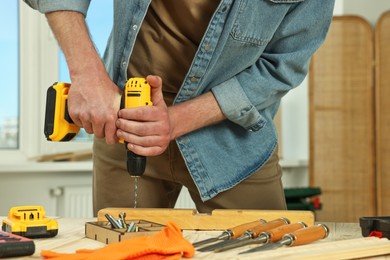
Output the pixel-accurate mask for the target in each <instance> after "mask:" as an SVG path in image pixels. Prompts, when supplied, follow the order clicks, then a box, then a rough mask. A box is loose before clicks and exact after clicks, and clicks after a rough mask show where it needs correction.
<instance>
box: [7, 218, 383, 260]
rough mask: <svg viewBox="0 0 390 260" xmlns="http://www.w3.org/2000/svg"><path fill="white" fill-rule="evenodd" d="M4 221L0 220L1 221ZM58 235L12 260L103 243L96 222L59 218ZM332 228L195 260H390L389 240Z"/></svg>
mask: <svg viewBox="0 0 390 260" xmlns="http://www.w3.org/2000/svg"><path fill="white" fill-rule="evenodd" d="M1 219H2V217H0V220H1ZM57 220H58V224H59V232H58V235H57V236H56V237H53V238H45V239H35V240H34V242H35V246H36V250H35V253H34V255H32V256H28V257H20V258H12V259H40V258H41V257H40V252H41V250H42V249H44V250H52V251H55V252H62V253H73V252H75V250H77V249H96V248H100V247H103V246H105V244H104V243H101V242H98V241H95V240H92V239H89V238H86V237H85V223H86V222H90V221H96V219H69V218H68V219H67V218H58V219H57ZM324 224H326V225H327V226H328V227H329V228H330V230H331V231H330V234H329V236H328V237H327V238H326V239H324V240H322V241H317V242H314V243H312V244H310V245H304V246H297V247H295V248H294V247H292V248H280V249H277V250H272V251H267V253H251V254H246V255H238V253H239V252H241V251H244V250H247V249H249V248H251V247H253V246H246V247H243V248H237V249H233V250H230V251H226V252H222V253H213V252H199V251H196V253H195V256H194V257H193V258H192V259H272V258H277V259H313V258H315V259H316V260H317V259H357V258H363V257H371V258H372V256H377V257H375V259H390V242H389V240H388V239H379V238H363V237H362V235H361V230H360V227H359V225H358V224H357V223H324ZM220 233H221V232H220V231H192V230H184V231H183V236H184V237H185V238H186V239H187V240H188V241H190V242H191V243H193V242H196V241H200V240H203V239H206V238H210V237H214V236H217V235H219V234H220Z"/></svg>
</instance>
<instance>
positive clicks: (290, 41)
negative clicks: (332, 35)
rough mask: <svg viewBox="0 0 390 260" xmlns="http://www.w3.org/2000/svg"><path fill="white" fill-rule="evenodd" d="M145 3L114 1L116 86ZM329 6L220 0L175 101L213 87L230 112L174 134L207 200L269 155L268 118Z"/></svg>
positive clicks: (74, 0)
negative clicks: (210, 122) (211, 122)
mask: <svg viewBox="0 0 390 260" xmlns="http://www.w3.org/2000/svg"><path fill="white" fill-rule="evenodd" d="M25 2H27V3H28V4H29V5H30V6H31V7H32V8H34V9H37V10H39V11H40V12H42V13H46V12H50V11H56V10H73V11H78V12H81V13H83V14H84V15H86V14H87V10H88V6H89V2H90V1H89V0H67V1H63V0H25ZM150 2H151V0H131V1H129V0H115V1H113V3H114V23H113V30H112V32H111V35H110V37H109V40H108V45H107V49H106V51H105V53H104V57H103V60H104V62H105V65H106V68H107V71H108V73H109V75H110V77H111V78H112V80H113V81H114V82H115V83H116V84H117V85H118V86H119V87H122V86H124V84H125V82H126V80H127V78H126V77H127V66H128V62H129V57H130V55H131V52H132V49H133V46H134V43H135V41H136V36H137V33H138V32H139V30H140V27H141V23H142V21H143V19H144V17H145V15H146V12H147V9H148V6H149V4H150ZM333 6H334V0H236V1H234V0H221V1H220V4H219V6H218V8H217V9H216V11H215V13H214V15H213V16H212V18H211V20H210V23H209V25H208V28H207V30H206V32H205V34H204V36H203V39H202V41H201V43H200V45H199V48H198V50H197V52H196V54H195V57H194V59H193V61H192V64H191V67H190V69H189V71H188V73H187V75H186V77H185V79H184V81H183V84H182V86H181V88H180V90H179V92H178V94H177V96H176V99H175V102H174V103H175V104H178V103H181V102H184V101H186V100H188V99H191V98H194V97H196V96H198V95H201V94H203V93H205V92H208V91H211V92H212V93H213V94H214V96H215V98H216V100H217V102H218V104H219V106H220V108H221V110H222V112H223V113H224V115H225V116H226V118H227V120H225V121H223V122H221V123H218V124H215V125H211V126H208V127H204V128H202V129H200V130H197V131H194V132H191V133H189V134H186V135H184V136H182V137H179V138H177V140H176V142H177V144H178V146H179V148H180V151H181V153H182V155H183V157H184V160H185V162H186V165H187V167H188V169H189V171H190V173H191V176H192V178H193V180H194V181H195V184H196V185H197V187H198V190H199V192H200V194H201V197H202V199H203V200H204V201H206V200H208V199H210V198H212V197H214V196H216V195H217V194H218V193H220V192H222V191H225V190H227V189H229V188H231V187H233V186H235V185H237V184H238V183H239V182H241V181H242V180H244V179H245V178H247V177H249V176H250V175H252V174H253V173H254V172H256V171H257V170H259V169H260V168H261V167H262V166H263V165H264V164H265V163H266V162H267V160H268V159H269V157H270V156H271V155H272V153H273V151H274V150H275V147H276V145H277V132H276V128H275V125H274V123H273V117H274V115H275V113H276V112H277V109H278V107H279V104H280V100H281V98H282V97H283V96H284V95H285V94H286V93H287V92H288V91H289V90H291V89H293V88H294V87H296V86H298V85H299V84H300V83H301V82H302V81H303V79H304V78H305V76H306V74H307V71H308V66H309V60H310V57H311V56H312V54H313V53H314V52H315V51H316V50H317V49H318V48H319V46H320V45H321V44H322V42H323V41H324V39H325V36H326V33H327V31H328V29H329V25H330V22H331V19H332V12H333ZM194 26H196V25H194ZM173 73H174V72H173ZM190 117H191V115H188V118H190ZM261 192H262V191H261V190H259V195H260V194H261Z"/></svg>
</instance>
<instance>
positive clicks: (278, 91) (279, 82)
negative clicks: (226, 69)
mask: <svg viewBox="0 0 390 260" xmlns="http://www.w3.org/2000/svg"><path fill="white" fill-rule="evenodd" d="M272 2H274V4H275V5H283V4H286V3H290V9H289V11H288V12H287V13H286V15H285V17H284V18H283V20H282V21H281V23H280V25H279V26H278V28H277V29H276V31H275V32H274V34H273V36H272V38H271V39H270V40H269V42H268V43H267V44H266V46H265V48H264V51H263V52H262V53H261V55H260V56H259V59H258V60H257V62H255V63H254V64H253V65H252V66H250V67H249V68H247V69H246V70H244V71H242V72H241V73H239V74H237V75H235V76H234V77H233V78H231V79H230V80H228V81H225V82H223V83H221V84H219V85H217V86H215V87H213V88H212V92H213V94H214V96H215V98H216V99H217V102H218V103H219V106H220V108H221V110H222V112H223V113H224V115H225V116H226V117H227V118H228V119H229V120H230V121H232V122H234V123H236V124H238V125H241V126H242V127H244V128H245V129H247V130H252V131H257V130H259V129H261V127H262V125H263V124H264V120H263V119H262V116H261V114H260V112H259V111H261V110H262V109H265V108H267V107H269V106H270V105H272V104H275V103H276V102H279V101H280V99H281V98H282V97H283V96H284V95H285V94H286V93H287V92H288V91H289V90H291V89H293V88H294V87H296V86H298V85H299V84H300V83H301V82H302V81H303V80H304V78H305V76H306V75H307V72H308V67H309V60H310V57H311V56H312V54H313V53H314V52H315V51H316V50H317V49H318V48H319V46H320V45H321V44H322V42H323V41H324V39H325V36H326V33H327V31H328V29H329V25H330V22H331V18H332V12H333V1H332V0H329V1H328V0H327V1H312V0H306V1H297V0H295V1H289V2H286V1H272ZM294 2H295V3H294ZM291 3H292V4H291ZM318 10H321V11H318ZM231 37H233V38H234V37H235V35H234V33H231ZM238 40H241V39H238ZM249 43H251V42H249ZM252 43H253V42H252Z"/></svg>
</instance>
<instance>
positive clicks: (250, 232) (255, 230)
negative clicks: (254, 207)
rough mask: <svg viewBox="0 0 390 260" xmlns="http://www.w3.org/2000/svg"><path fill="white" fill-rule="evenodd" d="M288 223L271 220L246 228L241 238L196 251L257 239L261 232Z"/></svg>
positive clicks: (281, 219) (284, 220)
mask: <svg viewBox="0 0 390 260" xmlns="http://www.w3.org/2000/svg"><path fill="white" fill-rule="evenodd" d="M289 223H290V221H289V220H288V219H286V218H278V219H275V220H272V221H270V222H267V223H259V224H258V225H256V226H253V227H250V228H248V229H247V230H246V231H245V232H243V233H242V235H241V236H239V237H237V239H231V240H227V241H222V242H220V243H217V244H213V245H209V246H206V247H202V248H200V249H198V251H201V252H205V251H213V250H215V249H217V248H221V247H224V246H226V245H229V244H233V243H236V242H237V241H241V240H246V239H250V238H252V237H257V236H258V235H259V234H260V233H261V232H264V231H267V230H271V229H274V228H276V227H279V226H282V225H287V224H289Z"/></svg>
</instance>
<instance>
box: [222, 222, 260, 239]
mask: <svg viewBox="0 0 390 260" xmlns="http://www.w3.org/2000/svg"><path fill="white" fill-rule="evenodd" d="M259 223H260V224H261V223H263V224H265V223H267V221H265V220H264V219H259V220H256V221H253V222H249V223H245V224H241V225H239V226H236V227H233V228H229V229H228V230H227V231H228V232H230V234H231V237H230V238H238V237H240V236H241V235H242V234H244V233H245V231H247V230H248V229H251V228H254V227H256V226H258V225H259Z"/></svg>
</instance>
